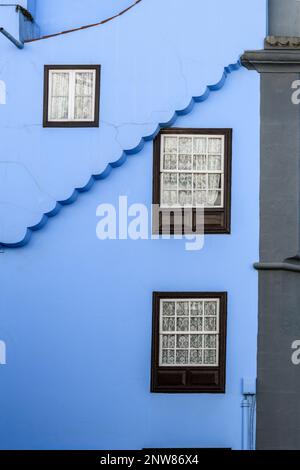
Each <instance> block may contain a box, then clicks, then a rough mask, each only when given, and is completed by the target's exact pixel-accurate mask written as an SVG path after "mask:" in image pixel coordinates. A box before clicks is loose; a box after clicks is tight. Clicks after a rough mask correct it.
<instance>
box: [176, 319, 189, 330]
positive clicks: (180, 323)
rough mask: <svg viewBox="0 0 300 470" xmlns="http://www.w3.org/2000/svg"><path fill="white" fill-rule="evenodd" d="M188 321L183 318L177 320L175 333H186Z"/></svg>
mask: <svg viewBox="0 0 300 470" xmlns="http://www.w3.org/2000/svg"><path fill="white" fill-rule="evenodd" d="M188 330H189V319H188V318H184V317H178V318H177V331H188Z"/></svg>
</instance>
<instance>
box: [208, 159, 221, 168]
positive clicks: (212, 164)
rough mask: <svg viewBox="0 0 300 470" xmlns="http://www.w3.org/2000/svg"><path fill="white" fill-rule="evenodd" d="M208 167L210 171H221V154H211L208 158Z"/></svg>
mask: <svg viewBox="0 0 300 470" xmlns="http://www.w3.org/2000/svg"><path fill="white" fill-rule="evenodd" d="M208 169H209V170H210V171H221V169H222V160H221V156H220V155H210V156H209V158H208Z"/></svg>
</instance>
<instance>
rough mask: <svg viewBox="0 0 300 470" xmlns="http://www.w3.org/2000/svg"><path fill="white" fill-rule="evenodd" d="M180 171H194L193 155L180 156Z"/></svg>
mask: <svg viewBox="0 0 300 470" xmlns="http://www.w3.org/2000/svg"><path fill="white" fill-rule="evenodd" d="M178 169H179V170H192V156H191V155H179V158H178Z"/></svg>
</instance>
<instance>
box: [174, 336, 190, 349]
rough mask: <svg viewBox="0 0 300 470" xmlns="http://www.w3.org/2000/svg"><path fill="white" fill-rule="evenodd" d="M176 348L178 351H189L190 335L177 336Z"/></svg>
mask: <svg viewBox="0 0 300 470" xmlns="http://www.w3.org/2000/svg"><path fill="white" fill-rule="evenodd" d="M176 347H177V348H178V349H187V348H188V347H189V335H177V342H176Z"/></svg>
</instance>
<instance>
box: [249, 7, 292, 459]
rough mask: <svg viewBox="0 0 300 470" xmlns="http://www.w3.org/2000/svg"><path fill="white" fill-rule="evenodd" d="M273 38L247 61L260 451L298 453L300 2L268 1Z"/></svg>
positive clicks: (250, 52) (253, 52) (269, 37)
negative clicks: (255, 80)
mask: <svg viewBox="0 0 300 470" xmlns="http://www.w3.org/2000/svg"><path fill="white" fill-rule="evenodd" d="M298 20H299V21H298ZM269 33H270V35H269V36H267V37H266V40H265V47H264V49H263V50H259V51H247V52H245V54H244V55H243V56H242V64H243V65H244V66H245V67H247V68H248V69H250V70H256V71H257V72H258V73H260V76H261V116H260V117H261V150H260V152H261V156H260V260H259V262H257V263H255V267H256V268H257V269H258V270H259V318H258V325H259V326H258V372H257V449H298V450H299V449H300V365H299V366H296V365H294V364H293V362H292V353H293V350H292V344H293V343H294V341H295V340H300V256H299V246H300V243H299V240H300V196H299V195H300V104H297V101H298V100H297V99H296V98H297V96H298V97H300V93H298V94H297V89H299V90H300V2H299V1H298V0H269ZM298 81H299V82H298ZM295 92H296V93H295ZM293 94H294V95H293ZM293 101H294V102H293ZM299 357H300V355H299Z"/></svg>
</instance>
